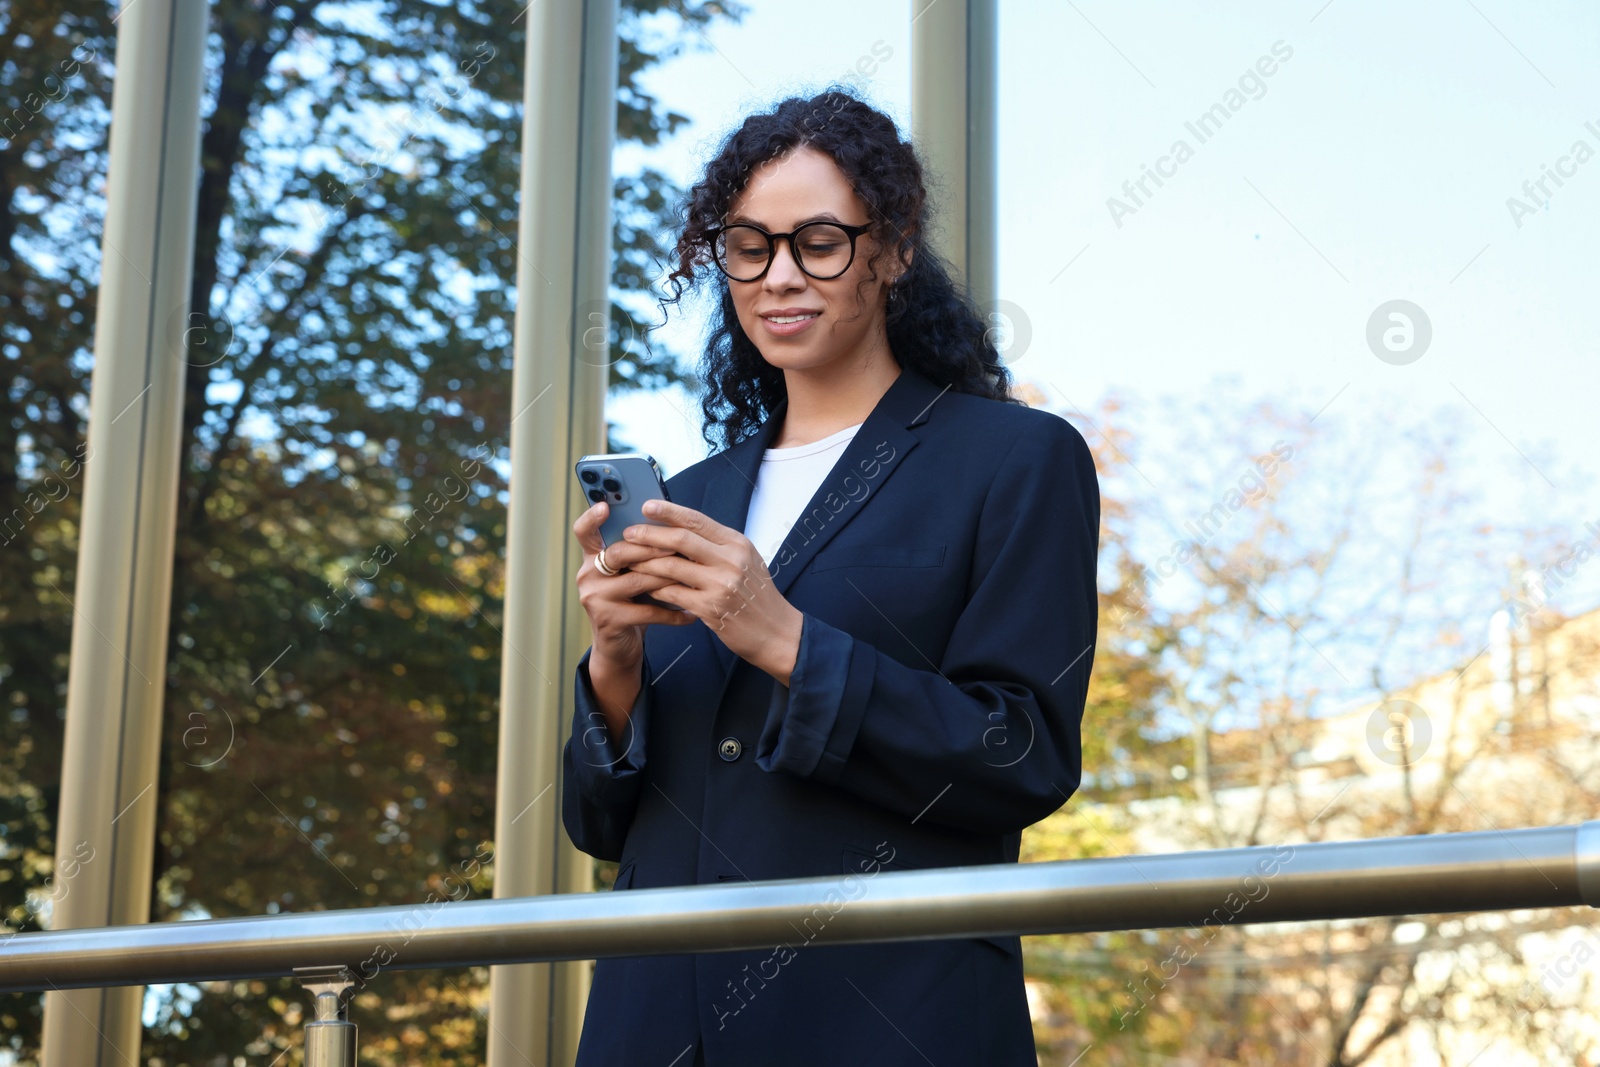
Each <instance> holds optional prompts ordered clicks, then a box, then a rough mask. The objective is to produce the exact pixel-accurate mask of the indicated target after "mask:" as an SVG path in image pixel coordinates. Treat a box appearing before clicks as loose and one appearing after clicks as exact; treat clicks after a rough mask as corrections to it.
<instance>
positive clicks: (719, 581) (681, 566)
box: [623, 500, 803, 685]
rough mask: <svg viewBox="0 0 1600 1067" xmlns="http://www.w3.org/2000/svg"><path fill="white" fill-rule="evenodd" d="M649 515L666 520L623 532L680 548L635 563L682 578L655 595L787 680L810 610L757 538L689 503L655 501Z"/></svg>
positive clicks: (645, 569)
mask: <svg viewBox="0 0 1600 1067" xmlns="http://www.w3.org/2000/svg"><path fill="white" fill-rule="evenodd" d="M652 509H659V510H652ZM645 514H647V515H648V516H649V517H650V518H652V519H654V520H655V521H656V522H661V523H666V525H664V526H652V525H650V524H649V523H643V524H640V525H637V526H630V527H628V528H627V529H626V530H624V531H623V537H624V538H626V539H627V540H629V541H632V542H635V543H636V544H645V545H654V546H657V547H660V548H667V549H671V550H672V551H674V552H676V553H678V555H677V556H661V557H658V558H656V559H647V560H643V561H641V562H639V563H635V564H633V565H632V566H631V567H629V570H635V571H642V572H644V573H645V574H653V575H657V576H659V577H663V578H671V579H673V580H674V581H676V582H677V583H678V584H676V585H664V586H662V587H661V588H660V589H656V590H654V591H653V592H651V594H650V595H651V596H653V597H655V598H656V599H657V600H661V601H665V602H666V603H668V604H674V605H676V606H678V607H681V608H683V609H684V610H685V611H687V612H688V613H689V614H691V615H693V616H695V617H696V618H698V619H700V620H701V621H702V622H704V623H705V624H706V625H707V626H708V627H710V628H711V631H712V632H713V633H715V634H716V635H717V636H718V637H719V638H721V639H722V643H723V644H725V645H727V646H728V649H729V650H730V651H731V652H733V653H734V654H735V655H737V656H739V657H740V658H741V659H745V660H748V661H749V662H751V663H753V664H755V665H756V666H757V667H760V668H761V669H762V670H764V671H766V672H767V673H768V674H770V675H772V676H773V677H774V678H776V679H777V680H778V681H779V682H780V683H781V684H783V685H788V684H789V675H790V673H791V672H792V671H793V670H794V664H795V659H796V658H797V656H798V655H799V652H800V623H801V619H802V618H803V615H802V613H801V612H800V611H799V610H798V609H797V608H795V607H794V605H792V604H790V603H789V601H788V600H786V599H785V598H784V596H783V594H782V593H780V592H778V589H777V587H776V586H774V585H773V584H772V577H771V575H770V574H768V572H767V564H766V562H765V561H764V560H763V559H762V558H761V553H760V552H758V551H757V550H756V546H755V544H754V543H753V542H752V541H751V540H750V539H749V538H748V537H746V536H745V535H744V534H742V533H740V532H739V531H738V530H734V529H731V528H729V527H727V526H724V525H722V524H721V523H720V522H717V521H716V520H715V519H712V518H711V517H710V516H708V515H705V514H703V513H702V512H698V511H696V510H694V509H693V508H689V507H684V506H683V505H682V504H674V503H671V502H669V501H665V500H657V501H651V502H650V503H647V504H646V505H645Z"/></svg>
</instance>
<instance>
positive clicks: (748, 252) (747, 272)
mask: <svg viewBox="0 0 1600 1067" xmlns="http://www.w3.org/2000/svg"><path fill="white" fill-rule="evenodd" d="M790 245H791V247H792V248H793V250H794V258H795V261H796V262H797V263H799V265H800V269H801V270H803V271H805V272H806V273H807V274H809V275H811V276H812V277H813V278H818V279H828V278H837V277H838V276H839V275H841V274H843V273H844V272H845V271H846V270H847V269H848V268H849V266H850V259H851V256H852V254H853V253H852V250H851V242H850V235H849V234H848V233H846V232H845V231H843V230H841V229H840V228H839V227H837V226H834V225H832V224H831V223H827V222H808V223H806V225H804V226H802V227H800V228H799V229H798V230H796V231H795V233H794V237H793V238H792V239H791V242H790ZM716 252H717V262H718V263H720V264H721V266H722V269H723V271H724V272H726V273H727V275H728V277H730V278H732V279H733V280H734V281H741V282H748V281H754V280H755V279H757V278H759V277H760V276H761V273H762V271H764V270H766V269H767V261H768V260H769V259H770V258H771V256H772V245H771V244H769V243H768V241H767V235H766V234H765V233H763V232H762V231H761V230H758V229H756V228H755V227H754V226H743V225H739V226H729V227H728V228H727V229H725V230H723V231H722V232H721V233H720V234H718V235H717V249H716Z"/></svg>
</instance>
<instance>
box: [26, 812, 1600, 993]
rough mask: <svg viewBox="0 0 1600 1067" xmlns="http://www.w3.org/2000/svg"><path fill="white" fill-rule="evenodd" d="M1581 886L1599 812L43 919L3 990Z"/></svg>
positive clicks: (1539, 903)
mask: <svg viewBox="0 0 1600 1067" xmlns="http://www.w3.org/2000/svg"><path fill="white" fill-rule="evenodd" d="M884 858H887V857H884ZM1580 905H1588V906H1590V907H1594V906H1597V905H1600V822H1585V823H1581V824H1578V825H1573V826H1557V827H1545V828H1537V829H1522V830H1507V831H1498V830H1490V831H1480V832H1473V833H1456V834H1433V835H1424V836H1418V837H1397V838H1380V839H1374V840H1366V841H1340V842H1319V843H1312V844H1299V845H1277V846H1260V847H1256V848H1235V849H1223V850H1217V851H1205V852H1184V853H1175V854H1166V855H1146V856H1123V857H1116V858H1107V859H1088V860H1065V861H1060V862H1053V863H1025V864H999V865H994V866H983V867H949V868H936V869H928V870H911V871H892V870H888V869H883V870H879V871H874V870H871V869H864V870H863V871H862V873H860V874H850V875H846V876H844V877H841V878H799V879H788V880H783V881H770V882H752V883H748V884H738V885H719V886H682V887H671V888H662V889H637V890H628V891H626V892H615V893H579V894H565V895H557V896H544V897H519V898H508V899H502V900H476V901H458V902H448V901H443V902H438V903H431V904H421V905H411V906H406V905H401V906H395V907H381V908H362V909H355V910H347V911H321V912H302V913H295V914H287V915H266V916H256V917H251V918H244V919H208V920H200V921H193V922H176V923H151V924H148V925H143V926H121V927H99V928H87V929H76V930H59V931H44V932H37V933H27V934H17V935H14V936H12V937H11V938H10V939H9V940H7V941H5V942H3V943H0V992H18V991H28V990H41V989H46V988H56V989H68V988H74V987H99V986H111V985H143V984H147V983H172V982H204V981H216V980H227V979H240V978H264V977H275V976H285V975H289V974H291V973H293V972H295V971H296V970H297V969H301V968H306V967H310V966H317V967H321V968H327V967H335V968H336V967H341V966H342V967H345V968H347V969H348V970H349V971H350V972H351V974H352V975H353V976H359V978H360V980H361V981H365V980H367V979H370V978H371V977H372V976H373V975H374V974H376V973H377V972H378V971H380V970H385V969H394V970H404V969H411V968H425V967H450V966H470V965H482V964H504V963H529V962H539V961H552V960H569V959H593V958H597V957H602V956H639V955H659V954H670V953H684V952H720V951H731V950H736V949H755V948H767V947H771V946H773V945H774V944H777V943H783V942H791V943H792V942H793V941H794V939H795V938H796V937H797V936H803V937H805V938H806V940H807V941H815V942H816V943H829V944H843V943H849V942H876V941H903V940H917V939H928V938H951V937H985V936H999V935H1010V934H1044V933H1085V932H1091V931H1110V930H1133V929H1154V928H1163V927H1178V926H1202V925H1205V924H1208V923H1209V924H1212V925H1227V924H1245V923H1251V924H1253V923H1265V922H1292V921H1308V920H1324V919H1354V918H1370V917H1377V916H1398V915H1416V914H1437V913H1444V912H1472V911H1505V910H1512V909H1519V908H1545V907H1565V906H1580Z"/></svg>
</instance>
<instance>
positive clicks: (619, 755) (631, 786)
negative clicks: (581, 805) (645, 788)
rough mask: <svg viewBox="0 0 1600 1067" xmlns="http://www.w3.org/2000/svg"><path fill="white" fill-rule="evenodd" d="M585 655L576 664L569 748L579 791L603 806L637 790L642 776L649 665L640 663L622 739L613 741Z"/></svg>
mask: <svg viewBox="0 0 1600 1067" xmlns="http://www.w3.org/2000/svg"><path fill="white" fill-rule="evenodd" d="M589 655H590V653H589V652H585V653H584V654H583V658H582V659H580V660H579V661H578V670H577V686H576V687H575V689H574V692H575V693H576V698H575V703H576V707H575V708H574V709H573V736H572V743H571V746H570V747H571V752H572V757H573V760H572V765H573V771H574V774H575V776H576V777H577V779H578V782H577V784H578V788H579V790H580V791H581V792H583V793H584V794H585V795H587V796H589V797H592V798H593V799H595V800H597V801H600V802H601V803H604V802H605V801H606V800H607V799H608V798H609V797H615V796H617V795H618V794H624V795H626V794H631V793H632V792H634V791H635V790H637V788H638V785H639V782H638V778H639V775H640V774H642V773H643V772H644V750H645V745H644V739H645V736H646V731H647V730H648V728H649V723H650V704H651V701H650V683H651V675H650V661H649V659H648V658H646V659H645V660H644V663H643V667H642V684H641V685H640V686H639V695H638V697H636V698H635V699H634V702H633V708H632V710H631V711H630V712H629V713H628V725H627V726H626V727H625V728H624V730H623V734H622V738H621V739H620V741H615V740H613V739H612V737H611V731H610V730H608V729H607V728H606V720H605V717H604V716H603V715H602V714H601V713H600V701H599V700H598V698H596V696H595V692H594V683H593V682H592V681H591V680H590V678H589Z"/></svg>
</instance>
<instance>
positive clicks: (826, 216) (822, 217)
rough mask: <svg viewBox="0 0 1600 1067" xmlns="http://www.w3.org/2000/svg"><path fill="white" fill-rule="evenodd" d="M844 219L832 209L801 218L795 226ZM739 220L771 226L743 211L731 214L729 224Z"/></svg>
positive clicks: (765, 227) (764, 227)
mask: <svg viewBox="0 0 1600 1067" xmlns="http://www.w3.org/2000/svg"><path fill="white" fill-rule="evenodd" d="M843 221H844V220H843V219H841V218H840V217H839V216H837V215H835V214H834V213H833V212H831V211H819V212H818V213H817V214H815V215H809V216H807V217H806V218H803V219H801V220H800V221H799V222H796V223H795V224H794V228H795V229H797V230H798V229H799V228H800V227H801V226H804V225H805V224H806V223H808V222H843ZM738 222H747V223H749V224H750V225H752V226H760V227H761V228H762V229H763V230H765V229H769V227H768V226H767V224H766V223H764V222H757V221H756V220H755V219H753V218H751V217H750V216H749V215H745V214H742V213H741V214H738V215H729V216H728V225H729V226H732V225H733V224H734V223H738Z"/></svg>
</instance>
